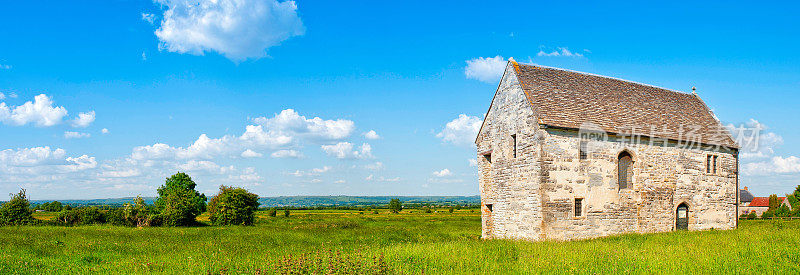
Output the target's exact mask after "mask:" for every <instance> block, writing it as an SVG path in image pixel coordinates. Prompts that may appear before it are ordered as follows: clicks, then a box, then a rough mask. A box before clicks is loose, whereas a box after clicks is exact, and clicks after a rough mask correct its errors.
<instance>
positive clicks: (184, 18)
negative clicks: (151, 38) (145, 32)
mask: <svg viewBox="0 0 800 275" xmlns="http://www.w3.org/2000/svg"><path fill="white" fill-rule="evenodd" d="M155 2H157V3H159V4H161V5H162V7H164V8H165V10H164V12H163V14H162V16H161V17H162V20H161V23H160V26H159V28H158V29H157V30H156V32H155V34H156V36H157V37H158V39H159V41H160V43H159V47H160V48H161V49H165V50H167V51H170V52H177V53H189V54H193V55H203V54H204V53H205V52H209V51H215V52H218V53H220V54H222V55H224V56H225V57H227V58H228V59H231V60H234V61H241V60H245V59H248V58H255V59H257V58H261V57H265V56H267V49H269V48H270V47H273V46H276V45H278V44H280V43H281V42H283V41H284V40H286V39H289V38H291V37H293V36H299V35H303V34H304V32H305V27H304V26H303V23H302V21H301V20H300V17H299V16H298V15H297V5H296V4H295V2H294V1H283V2H279V1H277V0H215V1H212V0H201V1H189V0H155ZM143 18H144V15H143Z"/></svg>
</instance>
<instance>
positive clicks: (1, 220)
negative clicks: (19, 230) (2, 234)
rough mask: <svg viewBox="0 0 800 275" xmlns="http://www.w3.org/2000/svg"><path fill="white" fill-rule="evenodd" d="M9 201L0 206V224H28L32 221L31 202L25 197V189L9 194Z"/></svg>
mask: <svg viewBox="0 0 800 275" xmlns="http://www.w3.org/2000/svg"><path fill="white" fill-rule="evenodd" d="M10 196H11V199H10V200H9V201H8V202H6V203H4V204H3V205H2V206H0V224H13V225H20V224H28V223H32V222H33V221H34V219H33V215H32V214H33V211H32V210H31V202H30V201H29V200H28V197H27V196H26V195H25V189H21V190H19V193H16V194H10Z"/></svg>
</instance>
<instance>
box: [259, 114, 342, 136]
mask: <svg viewBox="0 0 800 275" xmlns="http://www.w3.org/2000/svg"><path fill="white" fill-rule="evenodd" d="M253 121H254V122H255V123H257V124H260V125H263V126H264V127H266V128H269V129H271V130H273V131H277V132H280V133H284V134H286V135H293V136H294V135H297V136H301V137H304V138H308V139H312V140H323V141H324V140H341V139H344V138H347V137H349V136H350V135H351V134H352V133H353V131H354V130H355V123H354V122H353V121H352V120H346V119H337V120H325V119H321V118H319V117H314V118H311V119H308V118H306V117H305V116H301V115H300V114H298V113H297V111H295V110H293V109H286V110H283V111H281V112H280V113H279V114H275V116H273V117H271V118H266V117H258V118H255V119H253Z"/></svg>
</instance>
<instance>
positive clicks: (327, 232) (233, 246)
mask: <svg viewBox="0 0 800 275" xmlns="http://www.w3.org/2000/svg"><path fill="white" fill-rule="evenodd" d="M442 212H443V213H413V214H410V213H407V212H401V214H397V215H395V214H387V213H385V212H382V213H380V214H377V215H376V214H372V213H362V212H358V211H341V210H337V211H293V212H292V215H291V216H290V217H288V218H284V217H268V216H267V215H266V213H261V212H259V213H258V220H257V224H256V226H251V227H243V226H229V227H215V226H203V227H190V228H127V227H115V226H105V225H93V226H78V227H46V226H21V227H1V228H0V274H14V273H28V274H31V273H36V274H42V273H45V274H47V273H93V272H94V273H148V272H154V273H262V274H263V273H266V274H272V273H301V274H303V273H305V274H309V273H310V274H315V273H316V274H322V273H341V274H344V273H361V274H385V273H484V274H502V273H567V272H568V273H622V272H628V273H665V272H666V273H701V274H710V273H720V272H724V273H745V272H750V271H753V270H756V271H772V272H774V273H777V272H782V273H786V272H788V273H798V272H800V267H798V266H800V221H743V222H742V224H741V226H740V228H739V229H737V230H729V231H703V232H671V233H661V234H647V235H638V234H630V235H622V236H615V237H608V238H600V239H594V240H586V241H574V242H539V243H529V242H521V241H499V240H495V241H482V240H480V239H479V236H480V217H478V214H477V212H469V211H468V210H462V211H456V212H455V213H452V214H451V213H446V212H445V211H442ZM201 218H202V217H201Z"/></svg>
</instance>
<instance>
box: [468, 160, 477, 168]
mask: <svg viewBox="0 0 800 275" xmlns="http://www.w3.org/2000/svg"><path fill="white" fill-rule="evenodd" d="M467 161H469V167H476V166H478V160H477V159H467Z"/></svg>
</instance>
